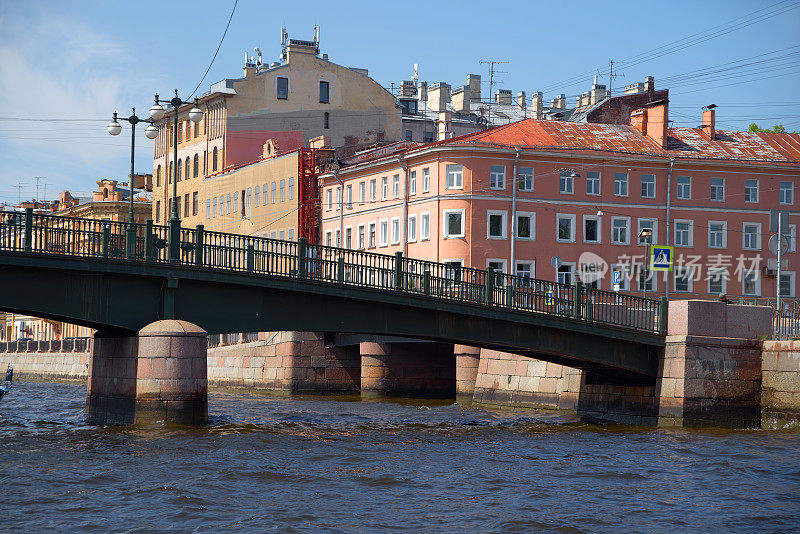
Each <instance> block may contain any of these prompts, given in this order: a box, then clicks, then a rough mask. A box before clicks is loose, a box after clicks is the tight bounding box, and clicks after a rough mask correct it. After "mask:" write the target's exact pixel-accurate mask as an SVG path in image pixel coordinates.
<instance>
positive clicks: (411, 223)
mask: <svg viewBox="0 0 800 534" xmlns="http://www.w3.org/2000/svg"><path fill="white" fill-rule="evenodd" d="M407 233H408V242H409V243H413V242H414V241H416V240H417V216H416V215H409V217H408V230H407Z"/></svg>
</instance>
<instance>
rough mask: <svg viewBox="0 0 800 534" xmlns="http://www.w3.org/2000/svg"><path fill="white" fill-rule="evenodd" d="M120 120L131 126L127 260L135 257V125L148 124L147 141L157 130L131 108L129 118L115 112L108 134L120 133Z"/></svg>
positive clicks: (126, 237)
mask: <svg viewBox="0 0 800 534" xmlns="http://www.w3.org/2000/svg"><path fill="white" fill-rule="evenodd" d="M120 120H123V121H127V122H129V123H130V125H131V175H130V179H129V181H128V186H129V187H128V188H129V189H130V195H128V197H129V198H128V228H127V230H126V231H125V256H126V257H128V258H133V257H134V256H135V255H136V227H135V226H134V222H133V193H134V187H133V175H134V171H133V165H134V151H135V148H136V125H137V124H138V123H140V122H146V123H148V126H147V128H145V130H144V135H145V136H146V137H147V138H148V139H155V138H156V136H157V135H158V129H157V128H156V127H155V126H153V122H154V121H153V119H140V118H139V117H137V116H136V108H133V110H132V113H131V116H130V117H119V116H117V112H116V111H115V112H114V114H113V116H112V118H111V122H110V123H108V127H107V129H108V133H110V134H111V135H119V134H120V132H122V126H121V125H120V123H119V121H120Z"/></svg>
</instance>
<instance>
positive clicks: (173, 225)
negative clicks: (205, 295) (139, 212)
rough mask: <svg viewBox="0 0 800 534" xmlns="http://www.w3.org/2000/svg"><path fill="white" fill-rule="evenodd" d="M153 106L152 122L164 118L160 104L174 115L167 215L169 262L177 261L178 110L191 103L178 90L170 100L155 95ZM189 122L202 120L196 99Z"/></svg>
mask: <svg viewBox="0 0 800 534" xmlns="http://www.w3.org/2000/svg"><path fill="white" fill-rule="evenodd" d="M154 101H155V102H154V104H153V106H152V107H151V108H150V117H151V118H152V119H153V120H154V121H159V120H161V119H163V118H164V115H165V114H166V112H165V110H164V108H163V107H162V106H161V104H170V105H171V106H172V111H173V113H174V117H173V130H172V144H173V155H172V169H173V172H172V203H171V206H170V213H169V260H170V261H178V260H179V259H180V258H179V256H180V248H179V247H180V240H181V219H180V217H179V216H178V110H179V108H180V107H181V106H184V105H186V104H191V103H192V102H185V101H184V100H181V99H180V97H178V90H177V89H175V96H174V97H173V98H172V99H170V100H161V99H159V98H158V94H156V96H155V99H154ZM189 120H190V121H192V122H193V123H195V124H197V123H198V122H200V121H201V120H203V111H202V110H201V109H200V103H199V102H198V99H197V98H195V99H194V107H193V108H192V109H190V110H189Z"/></svg>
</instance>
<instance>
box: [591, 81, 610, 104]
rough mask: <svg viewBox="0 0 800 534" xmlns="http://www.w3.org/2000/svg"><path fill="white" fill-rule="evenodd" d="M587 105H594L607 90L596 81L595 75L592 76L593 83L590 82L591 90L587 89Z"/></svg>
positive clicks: (603, 96)
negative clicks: (588, 94)
mask: <svg viewBox="0 0 800 534" xmlns="http://www.w3.org/2000/svg"><path fill="white" fill-rule="evenodd" d="M589 93H590V96H589V105H590V106H594V105H595V104H597V103H598V102H600V101H602V100H603V99H604V98H605V97H606V95H607V94H608V92H607V91H606V86H605V85H602V84H599V83H597V75H595V77H594V83H592V90H591V91H589Z"/></svg>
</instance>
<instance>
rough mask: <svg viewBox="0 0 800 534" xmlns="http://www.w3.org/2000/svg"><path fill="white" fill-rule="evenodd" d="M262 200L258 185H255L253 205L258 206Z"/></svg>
mask: <svg viewBox="0 0 800 534" xmlns="http://www.w3.org/2000/svg"><path fill="white" fill-rule="evenodd" d="M260 200H261V195H260V194H259V190H258V186H256V187H255V189H254V190H253V206H254V207H256V208H257V207H258V203H259V202H260Z"/></svg>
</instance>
